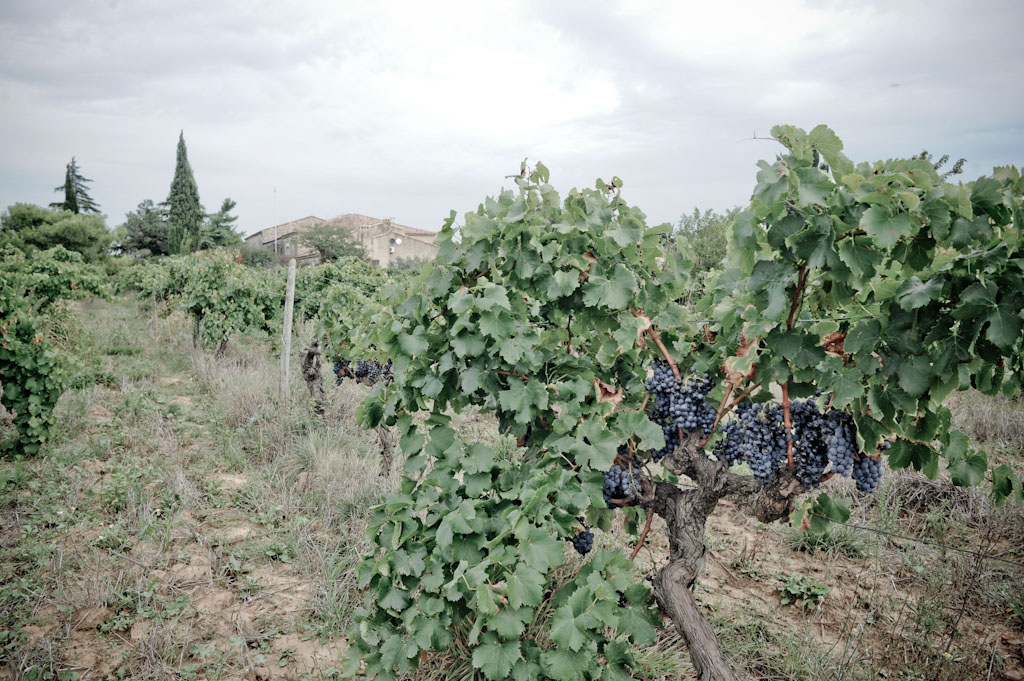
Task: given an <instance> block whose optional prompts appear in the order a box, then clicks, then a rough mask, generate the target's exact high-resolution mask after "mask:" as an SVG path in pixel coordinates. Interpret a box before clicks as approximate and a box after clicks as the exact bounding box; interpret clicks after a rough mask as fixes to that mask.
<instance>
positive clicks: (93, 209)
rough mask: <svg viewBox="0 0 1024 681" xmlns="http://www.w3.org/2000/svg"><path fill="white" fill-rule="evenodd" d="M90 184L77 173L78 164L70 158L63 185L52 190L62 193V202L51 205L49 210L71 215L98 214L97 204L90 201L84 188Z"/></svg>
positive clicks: (73, 158) (88, 180) (90, 198)
mask: <svg viewBox="0 0 1024 681" xmlns="http://www.w3.org/2000/svg"><path fill="white" fill-rule="evenodd" d="M90 182H92V180H90V179H89V178H87V177H83V176H82V174H81V173H80V172H79V170H78V163H77V162H76V161H75V157H74V156H72V157H71V163H68V165H67V168H66V170H65V171H64V184H62V185H59V186H57V187H54V189H53V191H55V192H64V200H63V201H56V202H54V203H51V204H50V208H56V209H57V210H69V211H71V212H72V213H99V212H100V207H99V204H97V203H96V202H95V201H93V200H92V197H91V196H89V191H88V188H87V187H86V185H87V184H88V183H90Z"/></svg>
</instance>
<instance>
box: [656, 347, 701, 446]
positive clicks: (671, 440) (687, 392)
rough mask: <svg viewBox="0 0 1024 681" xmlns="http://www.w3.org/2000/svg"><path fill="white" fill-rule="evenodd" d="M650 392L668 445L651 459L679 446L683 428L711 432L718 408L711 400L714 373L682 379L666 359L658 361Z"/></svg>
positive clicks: (685, 430) (690, 430)
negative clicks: (712, 404) (712, 374)
mask: <svg viewBox="0 0 1024 681" xmlns="http://www.w3.org/2000/svg"><path fill="white" fill-rule="evenodd" d="M646 387H647V392H649V393H650V394H651V397H653V398H654V403H653V407H652V409H651V411H650V419H651V420H652V421H653V422H654V423H656V424H658V425H659V426H661V432H662V434H663V435H664V436H665V446H664V447H662V448H661V449H658V450H655V451H652V452H651V459H652V460H653V461H655V462H658V461H661V460H662V459H663V458H665V456H666V455H668V454H670V453H672V452H673V451H675V448H676V447H678V446H679V442H680V438H679V431H680V429H682V430H683V431H684V432H688V433H689V432H693V431H701V432H705V433H707V432H710V431H711V428H712V427H713V426H714V425H715V409H714V407H712V406H711V405H710V404H708V402H707V395H708V393H709V392H711V389H712V388H713V387H714V381H712V380H711V377H710V376H708V375H704V376H702V377H700V378H696V377H691V378H690V379H688V380H679V379H677V378H676V377H675V374H673V373H672V368H671V367H669V365H668V364H667V363H665V362H662V361H656V362H655V363H654V374H653V375H652V376H651V377H650V378H648V379H647V385H646Z"/></svg>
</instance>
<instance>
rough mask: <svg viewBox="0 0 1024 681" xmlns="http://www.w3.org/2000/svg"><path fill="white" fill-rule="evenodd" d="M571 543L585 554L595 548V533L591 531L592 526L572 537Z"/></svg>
mask: <svg viewBox="0 0 1024 681" xmlns="http://www.w3.org/2000/svg"><path fill="white" fill-rule="evenodd" d="M569 543H571V544H572V547H573V548H574V549H576V552H577V553H579V554H580V555H581V556H585V555H587V554H588V553H590V551H591V549H593V548H594V533H593V532H591V531H590V528H587V529H584V530H583V531H582V532H580V533H579V534H577V535H576V536H574V537H570V538H569Z"/></svg>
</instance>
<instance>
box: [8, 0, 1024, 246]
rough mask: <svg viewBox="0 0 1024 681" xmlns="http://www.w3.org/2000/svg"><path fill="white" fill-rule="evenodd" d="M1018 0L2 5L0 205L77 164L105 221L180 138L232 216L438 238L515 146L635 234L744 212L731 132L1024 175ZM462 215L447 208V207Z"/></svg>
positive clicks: (203, 181)
mask: <svg viewBox="0 0 1024 681" xmlns="http://www.w3.org/2000/svg"><path fill="white" fill-rule="evenodd" d="M1022 36H1024V2H1018V1H1015V0H1006V1H1005V2H994V1H993V2H941V1H936V0H925V1H922V2H909V1H903V0H900V1H893V0H886V1H883V2H869V1H865V0H860V1H858V2H822V1H820V0H819V1H818V2H808V3H802V2H789V1H786V0H773V2H770V3H765V2H757V3H730V2H723V1H719V2H701V3H692V2H682V1H675V2H637V1H629V2H607V3H605V2H594V1H593V0H591V1H589V2H550V1H540V0H538V1H535V2H503V3H493V2H484V1H481V0H476V1H474V2H465V3H461V2H460V3H455V2H444V1H443V0H441V1H438V2H422V0H420V1H418V2H396V1H394V0H391V1H389V2H386V3H385V2H377V3H370V2H347V1H340V0H326V1H324V2H315V1H306V2H294V1H291V0H289V1H288V2H281V1H275V2H256V1H253V0H239V1H237V2H216V1H214V0H200V1H194V0H175V1H173V2H156V1H145V0H131V1H127V0H120V1H119V0H105V1H102V2H93V1H90V0H67V1H64V2H50V1H47V0H5V1H4V2H3V3H2V4H0V92H2V93H3V94H2V95H0V209H2V208H3V207H5V206H8V205H10V204H12V203H15V202H27V203H37V204H42V205H45V204H47V203H49V202H51V201H54V200H58V199H59V197H58V195H57V194H55V193H53V191H52V189H53V187H55V186H57V185H58V184H61V183H62V182H63V177H64V166H65V164H66V163H67V162H68V161H69V160H70V159H71V157H72V156H73V155H74V156H76V157H77V159H78V163H79V166H80V168H81V169H82V171H83V173H84V174H85V175H86V176H87V177H89V178H91V179H92V180H93V183H92V191H91V194H92V197H93V198H94V199H95V200H96V201H97V202H98V203H99V204H100V206H101V208H102V209H103V212H104V213H106V215H107V216H108V220H107V223H108V225H109V226H111V227H114V226H116V225H118V224H120V223H121V222H123V220H124V214H125V213H126V212H127V211H130V210H132V209H134V208H135V206H136V205H137V204H138V203H139V202H140V201H141V200H143V199H153V200H154V201H161V200H163V199H165V198H166V196H167V191H168V189H169V186H170V182H171V177H172V175H173V172H174V155H175V146H176V143H177V139H178V132H179V130H184V133H185V140H186V143H187V145H188V152H189V160H190V161H191V163H192V168H193V171H194V173H195V177H196V181H197V183H198V185H199V192H200V197H201V199H202V201H203V204H204V206H205V207H206V209H207V210H208V211H210V212H212V211H214V210H216V209H217V208H218V207H219V205H220V202H221V200H222V199H224V197H228V196H229V197H231V198H233V199H235V200H236V201H237V202H238V207H237V209H236V212H237V214H238V216H239V227H240V230H241V231H242V232H243V233H245V234H248V233H251V232H253V231H255V230H257V229H260V228H263V227H267V226H270V225H273V224H276V223H280V222H285V221H288V220H292V219H296V218H300V217H303V216H306V215H317V216H320V217H323V218H330V217H334V216H336V215H339V214H342V213H350V212H355V213H364V214H367V215H372V216H375V217H381V218H383V217H394V218H396V219H397V221H398V222H400V223H403V224H407V225H412V226H414V227H420V228H424V229H431V230H436V229H438V228H439V227H440V226H441V223H442V221H443V220H444V218H445V217H446V216H447V215H448V212H449V211H450V210H452V209H454V210H456V211H457V212H458V213H459V214H460V216H461V215H462V214H463V213H465V212H466V211H468V210H472V209H475V208H476V206H477V204H478V203H479V202H480V201H481V200H482V199H483V198H484V197H485V196H487V195H493V194H494V193H496V192H497V191H498V190H500V188H501V187H502V186H508V185H509V181H508V180H506V179H504V178H505V176H506V175H509V174H511V173H514V172H517V171H518V168H519V163H520V161H521V160H522V159H523V158H527V157H528V158H529V159H531V160H540V161H543V162H544V163H545V164H546V165H547V166H548V167H549V168H550V169H551V180H552V183H553V184H554V185H555V186H556V187H557V188H558V189H559V190H560V191H562V192H564V191H565V190H567V189H568V188H570V187H572V186H579V185H587V186H590V185H592V184H593V182H594V179H595V178H596V177H604V178H605V179H609V178H610V177H611V176H612V175H618V176H620V177H621V178H622V179H623V180H624V182H625V188H624V192H623V193H624V197H625V198H626V199H627V200H628V201H629V202H631V203H633V204H636V205H639V206H640V207H641V208H642V209H643V210H644V211H645V212H646V213H647V215H648V217H649V221H650V222H651V223H652V224H656V223H660V222H665V221H670V222H675V221H676V220H677V219H678V218H679V216H680V214H681V213H683V212H689V211H691V210H692V209H693V207H695V206H700V207H702V208H716V209H725V208H728V207H731V206H733V205H736V204H741V203H745V202H746V200H747V199H748V198H749V195H750V191H751V189H752V188H753V186H754V183H755V179H754V176H755V172H756V168H755V163H756V161H757V160H758V159H760V158H773V157H774V155H775V154H776V153H777V151H778V149H779V148H780V147H777V145H775V144H774V143H772V142H765V141H750V140H746V139H745V138H750V137H751V136H752V135H753V134H754V133H755V132H756V133H757V134H758V135H767V134H768V131H769V129H770V128H771V126H772V125H774V124H776V123H791V124H794V125H799V126H801V127H804V128H805V129H810V128H812V127H813V126H815V125H817V124H819V123H826V124H827V125H829V126H831V127H832V128H833V129H834V130H835V131H836V132H837V133H838V134H839V136H840V137H841V138H842V139H843V140H844V141H845V143H846V151H847V154H848V155H849V156H850V157H851V158H852V159H853V160H855V161H860V160H877V159H878V158H889V157H893V156H905V155H910V154H913V153H916V152H919V151H921V150H922V149H925V148H927V149H928V150H929V151H932V152H934V153H935V154H936V156H938V155H940V154H943V153H948V154H951V155H952V156H953V158H954V159H955V158H958V157H961V156H963V157H966V158H967V159H968V163H967V166H966V171H967V172H966V174H965V176H964V177H965V179H973V178H974V177H977V176H978V175H980V174H983V173H986V172H989V171H990V170H991V168H992V167H993V166H994V165H1005V164H1010V163H1013V164H1016V165H1018V166H1019V165H1021V164H1024V113H1022V112H1024V37H1022ZM460 222H461V220H460Z"/></svg>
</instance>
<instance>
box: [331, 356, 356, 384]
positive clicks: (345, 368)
mask: <svg viewBox="0 0 1024 681" xmlns="http://www.w3.org/2000/svg"><path fill="white" fill-rule="evenodd" d="M351 366H352V361H351V360H348V359H340V360H338V361H337V362H335V363H334V385H341V381H342V379H344V378H347V377H352V376H353V373H352V369H351Z"/></svg>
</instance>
